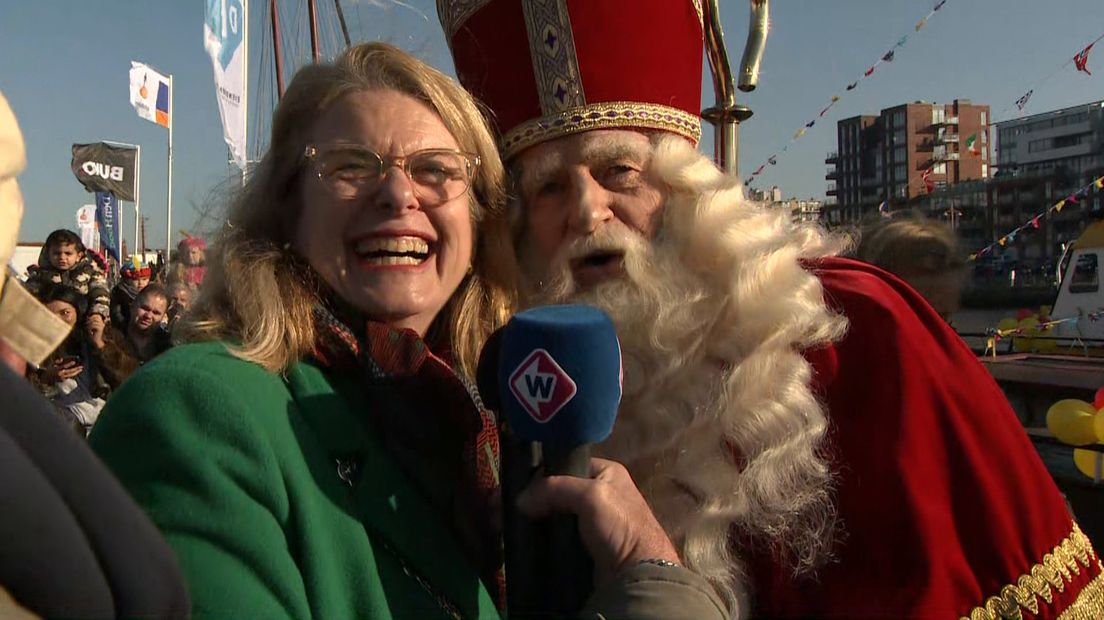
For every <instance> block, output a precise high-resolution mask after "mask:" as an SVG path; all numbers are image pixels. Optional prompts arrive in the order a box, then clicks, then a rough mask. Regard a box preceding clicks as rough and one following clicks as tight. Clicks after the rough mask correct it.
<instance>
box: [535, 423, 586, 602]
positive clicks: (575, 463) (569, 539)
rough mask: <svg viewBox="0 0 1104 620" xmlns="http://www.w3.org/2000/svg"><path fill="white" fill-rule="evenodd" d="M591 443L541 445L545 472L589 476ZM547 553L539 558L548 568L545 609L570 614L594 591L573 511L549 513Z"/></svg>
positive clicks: (547, 474) (554, 474) (555, 474)
mask: <svg viewBox="0 0 1104 620" xmlns="http://www.w3.org/2000/svg"><path fill="white" fill-rule="evenodd" d="M591 447H592V444H582V445H580V446H574V447H572V448H569V449H560V448H556V447H554V446H549V445H544V446H542V455H543V458H544V474H545V475H546V476H574V477H576V478H590V452H591ZM545 532H546V534H547V536H548V538H547V546H546V547H545V548H546V550H547V553H546V554H545V557H544V560H545V562H542V564H543V565H544V567H545V569H546V570H547V579H548V581H547V582H546V588H545V590H544V602H545V605H544V609H547V610H550V611H552V612H554V613H556V614H560V615H562V616H573V615H574V614H576V613H578V611H579V610H580V609H582V607H583V604H584V603H586V601H587V599H588V598H590V595H591V593H592V592H593V591H594V562H593V561H592V560H591V558H590V555H588V554H587V552H586V549H585V548H584V547H583V543H582V540H581V539H580V538H579V518H578V517H576V516H575V515H573V514H559V515H552V516H551V517H549V518H548V523H547V528H546V530H545Z"/></svg>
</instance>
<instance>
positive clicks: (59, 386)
mask: <svg viewBox="0 0 1104 620" xmlns="http://www.w3.org/2000/svg"><path fill="white" fill-rule="evenodd" d="M205 250H206V244H205V243H204V242H203V240H202V239H201V238H199V237H188V238H186V239H184V240H183V241H182V242H181V243H180V246H179V248H178V253H177V256H176V260H175V261H174V262H173V263H172V264H171V265H168V266H165V267H163V268H161V269H159V270H158V272H157V273H154V268H153V266H151V265H148V264H146V263H145V262H144V261H142V260H141V259H140V258H139V257H137V256H135V257H134V258H132V259H131V260H128V261H126V262H124V263H123V264H122V265H121V266H120V267H119V268H118V270H117V273H111V272H110V263H108V262H107V261H105V260H104V259H103V258H102V254H100V253H98V252H97V251H95V250H94V249H89V248H86V247H85V246H84V243H83V242H82V241H81V239H80V236H79V235H77V234H76V233H75V232H73V231H71V230H67V229H58V230H55V231H53V232H52V233H50V235H49V236H47V238H46V242H45V243H44V244H43V245H42V251H41V252H40V254H39V259H38V262H37V264H35V265H32V266H31V267H30V268H29V269H28V274H27V278H26V281H25V282H24V283H23V286H25V287H26V289H27V290H28V291H29V292H31V294H33V295H34V296H35V298H36V299H38V301H39V302H41V303H42V304H43V305H45V306H46V307H47V308H48V309H49V310H50V311H51V312H53V313H54V314H56V315H57V316H58V317H60V318H61V319H62V320H63V321H64V322H65V323H66V324H67V325H69V326H70V327H71V328H72V331H71V332H70V333H69V336H68V337H67V338H66V339H65V341H64V342H63V343H62V344H61V345H60V346H59V347H58V348H57V349H56V350H55V351H53V353H52V354H51V355H50V356H49V358H48V359H47V361H46V362H45V363H44V364H42V365H41V366H39V367H37V368H32V369H30V370H28V371H27V378H28V379H29V380H30V381H31V383H33V384H34V385H35V387H36V388H37V389H38V390H39V391H40V392H41V393H42V394H43V396H45V397H46V398H47V399H48V400H49V401H50V402H51V403H53V405H54V406H55V407H56V408H57V411H58V413H59V414H60V415H61V416H62V417H63V418H64V419H65V421H66V423H68V424H69V425H71V426H72V427H73V428H74V429H75V430H77V431H78V432H79V433H80V434H81V435H83V436H87V435H88V433H89V432H90V431H91V429H92V425H93V424H95V422H96V419H97V418H98V417H99V414H100V410H101V409H103V406H104V404H105V403H106V401H107V398H108V397H109V396H110V395H111V393H112V392H113V391H114V390H115V389H116V388H118V387H119V385H121V384H122V383H123V381H125V380H126V379H127V378H128V377H129V376H130V375H131V374H132V373H133V372H134V371H135V370H137V369H138V367H139V366H141V365H142V364H145V363H146V362H148V361H150V360H151V359H153V358H154V357H155V356H157V355H158V354H160V353H162V352H164V351H166V350H167V349H168V348H169V347H170V346H172V342H171V330H172V326H173V325H174V324H175V323H176V321H177V320H178V319H179V318H180V317H181V316H183V314H184V312H185V311H186V310H187V307H188V303H189V301H190V299H191V297H192V295H193V294H194V292H195V291H197V290H198V289H199V286H200V285H201V284H202V283H203V269H204V262H205V256H204V252H205Z"/></svg>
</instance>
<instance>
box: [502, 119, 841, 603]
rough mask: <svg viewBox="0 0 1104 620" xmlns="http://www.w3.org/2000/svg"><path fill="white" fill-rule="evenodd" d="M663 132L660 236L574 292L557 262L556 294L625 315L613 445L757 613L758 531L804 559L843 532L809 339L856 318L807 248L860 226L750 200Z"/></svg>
mask: <svg viewBox="0 0 1104 620" xmlns="http://www.w3.org/2000/svg"><path fill="white" fill-rule="evenodd" d="M653 142H654V145H655V148H654V153H653V156H652V160H651V163H650V164H649V166H650V170H651V172H652V173H653V174H654V175H655V177H656V178H657V179H658V180H659V181H660V182H661V183H662V184H663V185H665V186H666V202H665V204H664V207H663V215H662V222H661V225H660V227H659V230H658V232H657V234H656V236H655V238H654V239H653V240H651V242H649V241H648V240H646V239H643V238H642V237H639V235H636V236H637V237H639V238H638V239H636V240H632V239H631V238H630V239H628V240H626V241H625V243H624V245H623V247H622V249H624V250H625V269H626V272H627V274H628V278H625V279H618V280H615V281H610V282H606V283H602V284H600V285H598V286H596V287H592V288H590V289H587V290H584V291H580V292H575V291H574V290H572V287H571V286H566V287H563V286H562V279H563V274H562V273H560V274H557V273H555V272H554V273H552V274H551V276H550V282H551V286H552V287H553V288H555V287H558V286H559V287H561V288H560V291H561V294H560V299H555V300H553V299H549V298H547V297H543V298H542V299H541V301H559V302H561V303H562V302H563V301H566V300H568V299H569V300H571V301H581V302H583V303H591V304H594V305H596V306H598V307H600V308H602V309H604V310H606V311H607V312H608V313H609V314H610V316H611V317H612V318H613V320H614V322H615V324H616V325H617V328H618V335H619V337H620V338H621V344H622V355H623V360H624V365H625V378H624V393H625V394H624V399H623V401H622V406H621V412H620V415H619V417H618V420H617V424H616V425H615V427H614V430H613V434H612V435H611V436H610V438H609V439H607V440H606V441H605V442H604V443H603V444H602V445H601V446H599V451H600V452H601V454H602V455H603V456H605V457H607V458H611V459H613V460H617V461H619V462H621V463H623V464H624V465H625V466H626V467H627V468H628V469H629V472H630V473H631V474H632V476H633V479H634V481H635V482H636V483H637V485H638V486H639V487H640V489H641V492H642V493H643V494H644V496H645V497H646V498H647V500H648V503H649V505H650V506H651V507H652V509H653V511H654V512H655V514H656V517H657V518H658V519H659V520H660V522H661V523H662V524H663V526H664V528H665V529H666V530H667V533H668V535H670V536H671V538H672V540H674V541H675V542H676V544H677V545H678V546H679V549H680V553H681V556H682V558H683V561H684V562H685V563H686V564H687V566H689V567H690V568H692V569H693V570H695V571H696V572H698V573H699V574H701V575H703V576H704V577H706V578H707V579H709V580H710V581H711V582H712V583H713V584H714V585H715V586H716V587H717V588H718V590H719V591H721V592H722V593H723V594H725V595H726V598H727V599H728V603H729V607H730V610H731V611H732V612H733V614H734V617H745V616H746V609H747V597H748V594H749V593H748V591H747V587H746V585H745V583H744V577H745V576H744V570H743V567H742V565H741V562H740V557H741V551H745V550H743V549H740V548H739V545H740V544H741V543H742V542H743V541H745V540H747V541H752V542H753V543H757V544H762V545H763V546H767V547H770V548H771V549H772V550H774V551H778V552H780V553H781V555H783V556H784V557H786V558H787V559H788V560H789V563H790V567H791V568H792V569H793V570H794V571H795V572H810V571H812V570H813V569H815V568H816V567H817V566H819V565H821V564H822V563H823V562H824V561H825V560H826V558H828V557H829V556H830V553H831V547H832V544H833V542H834V535H835V531H836V516H835V509H834V502H833V497H832V488H833V475H832V472H831V470H830V468H829V466H828V458H827V456H826V455H825V450H826V446H825V443H826V438H827V429H828V426H829V421H828V417H827V412H826V411H825V409H824V407H823V405H822V404H821V403H820V402H819V401H818V399H817V397H816V395H815V394H814V393H813V391H812V388H811V381H812V368H811V366H810V364H809V362H808V361H807V360H806V359H805V358H804V356H803V355H802V351H804V350H805V349H808V348H813V347H816V346H820V345H824V344H826V343H828V342H832V341H835V340H837V339H839V338H840V337H842V335H843V333H844V331H845V330H846V325H847V323H846V319H845V318H844V317H842V316H840V315H838V314H836V313H834V312H833V311H832V310H831V309H830V308H828V306H827V305H826V303H825V301H824V293H823V289H822V287H821V284H820V281H819V280H818V279H817V277H816V276H815V275H814V274H812V273H810V272H809V271H808V270H807V269H806V268H805V267H804V266H803V265H802V263H801V261H803V260H809V259H814V260H815V259H816V258H819V257H824V256H830V255H834V254H838V253H839V252H840V251H842V249H843V248H844V247H845V245H846V243H847V240H846V239H843V238H839V237H834V236H829V235H827V234H826V233H825V232H824V231H823V230H821V229H819V228H817V227H815V226H812V225H799V224H794V223H793V222H791V221H790V217H789V213H788V212H782V211H780V210H777V209H769V208H766V207H764V206H763V205H761V204H758V203H753V202H751V201H749V200H746V199H745V198H744V196H743V192H742V189H741V187H740V185H741V184H740V182H739V179H735V178H733V177H727V176H725V175H724V174H722V173H721V172H720V171H719V170H718V169H717V168H716V166H714V165H713V163H712V162H711V161H710V160H709V159H708V158H706V157H704V156H703V155H701V154H700V153H698V152H697V151H696V150H694V149H693V147H692V146H691V145H690V144H689V143H687V142H686V141H685V140H683V139H681V138H678V137H674V136H668V135H665V134H656V135H654V136H653ZM521 241H522V242H524V236H523V237H522V238H521ZM599 243H601V240H599ZM557 262H562V261H557ZM543 275H546V276H547V275H549V274H543ZM552 294H553V295H556V293H555V292H553V293H552ZM538 295H540V294H538ZM741 609H743V610H745V611H744V613H743V614H741V613H740V612H739V610H741Z"/></svg>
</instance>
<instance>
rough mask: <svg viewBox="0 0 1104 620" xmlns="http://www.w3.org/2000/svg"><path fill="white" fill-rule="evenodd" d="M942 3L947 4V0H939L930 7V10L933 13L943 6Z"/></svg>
mask: <svg viewBox="0 0 1104 620" xmlns="http://www.w3.org/2000/svg"><path fill="white" fill-rule="evenodd" d="M944 4H947V0H939V4H937V5H935V8H934V9H932V12H933V13H934V12H936V11H938V10H939V9H941V8H943V5H944Z"/></svg>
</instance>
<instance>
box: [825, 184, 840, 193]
mask: <svg viewBox="0 0 1104 620" xmlns="http://www.w3.org/2000/svg"><path fill="white" fill-rule="evenodd" d="M824 195H825V196H838V195H839V192H838V190H836V186H835V185H829V186H828V190H827V191H825V192H824Z"/></svg>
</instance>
